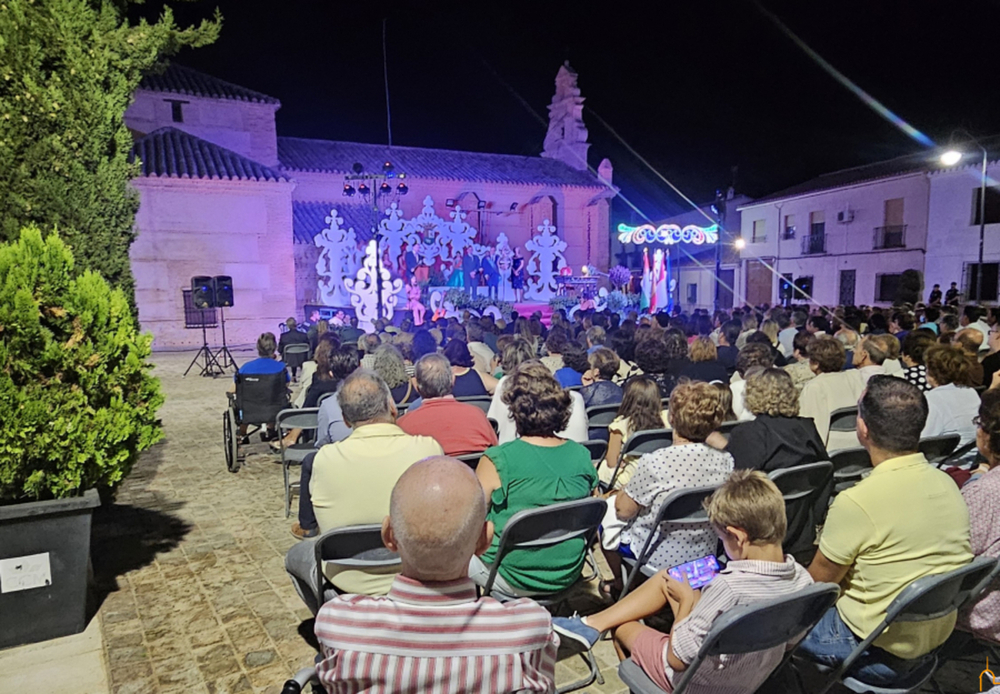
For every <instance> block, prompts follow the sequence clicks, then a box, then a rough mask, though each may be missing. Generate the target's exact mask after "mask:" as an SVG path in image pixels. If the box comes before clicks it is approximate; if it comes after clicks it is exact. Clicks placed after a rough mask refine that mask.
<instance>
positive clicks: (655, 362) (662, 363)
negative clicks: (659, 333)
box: [635, 338, 670, 374]
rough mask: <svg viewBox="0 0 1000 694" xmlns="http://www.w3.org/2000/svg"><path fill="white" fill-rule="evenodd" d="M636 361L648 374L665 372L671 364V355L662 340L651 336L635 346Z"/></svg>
mask: <svg viewBox="0 0 1000 694" xmlns="http://www.w3.org/2000/svg"><path fill="white" fill-rule="evenodd" d="M635 363H636V365H637V366H638V367H639V368H640V369H642V370H643V372H644V373H648V374H664V373H666V372H667V368H668V367H669V366H670V356H669V355H668V354H667V347H666V345H665V344H663V341H662V340H657V339H656V338H651V339H648V340H643V341H642V342H640V343H639V344H637V345H636V346H635Z"/></svg>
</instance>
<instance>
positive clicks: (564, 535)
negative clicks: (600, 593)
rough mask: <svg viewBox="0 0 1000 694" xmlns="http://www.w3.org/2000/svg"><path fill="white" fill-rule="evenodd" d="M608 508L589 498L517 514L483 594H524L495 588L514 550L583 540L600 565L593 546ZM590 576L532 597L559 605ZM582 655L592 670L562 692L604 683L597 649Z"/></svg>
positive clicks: (505, 598) (507, 527)
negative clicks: (499, 573)
mask: <svg viewBox="0 0 1000 694" xmlns="http://www.w3.org/2000/svg"><path fill="white" fill-rule="evenodd" d="M607 508H608V506H607V502H606V501H605V500H604V499H595V498H593V497H588V498H586V499H578V500H576V501H564V502H561V503H558V504H551V505H549V506H542V507H540V508H532V509H525V510H523V511H518V512H517V513H515V514H514V515H513V516H511V518H510V520H508V521H507V524H506V525H505V526H504V529H503V533H502V534H501V535H500V544H499V545H498V547H497V554H496V559H494V560H493V565H492V566H491V567H490V574H489V577H488V578H487V579H486V585H485V586H484V587H483V594H484V595H490V596H492V597H493V598H495V599H497V600H500V601H501V602H506V601H509V600H514V599H517V598H519V597H522V596H517V595H507V594H505V593H502V592H499V591H497V590H494V588H493V582H494V581H495V580H496V576H497V570H498V569H499V568H500V564H501V562H503V559H504V557H506V556H507V555H508V554H509V553H510V552H512V551H514V550H544V548H546V547H552V546H554V545H558V544H561V543H563V542H567V541H570V540H576V539H579V540H583V549H582V550H581V551H583V552H584V553H585V555H586V557H588V558H589V560H590V561H591V562H592V565H593V567H596V566H597V564H596V562H594V558H593V555H592V554H591V550H590V547H591V546H592V545H593V544H594V540H595V539H596V537H597V529H598V527H599V526H600V525H601V521H603V520H604V513H605V511H607ZM590 578H592V576H590V577H584V576H583V573H582V572H581V574H580V577H579V578H578V579H577V580H576V581H575V582H574V583H573V585H571V586H569V587H568V588H565V589H563V590H560V591H556V592H554V593H543V594H539V595H532V596H531V599H532V600H534V601H535V602H537V603H538V604H540V605H542V606H543V607H546V608H550V609H551V608H555V607H558V606H559V605H561V604H562V603H564V602H565V601H566V600H567V598H568V597H569V595H570V593H571V592H572V591H573V590H574V589H576V587H577V586H578V585H579V584H580V583H583V582H586V581H587V580H590ZM581 656H582V657H583V659H584V660H585V661H587V665H589V666H590V673H589V674H588V675H587V676H586V677H584V678H583V679H581V680H579V681H577V682H573V683H572V684H569V685H565V686H563V687H560V688H559V690H558V692H571V691H574V690H576V689H580V688H581V687H586V686H587V685H589V684H591V683H592V682H593V681H594V680H598V681H599V682H600V684H604V678H603V677H602V676H601V673H600V669H599V667H598V665H597V660H596V659H595V658H594V653H593V651H591V650H589V649H588V650H587V652H586V653H585V654H584V653H581Z"/></svg>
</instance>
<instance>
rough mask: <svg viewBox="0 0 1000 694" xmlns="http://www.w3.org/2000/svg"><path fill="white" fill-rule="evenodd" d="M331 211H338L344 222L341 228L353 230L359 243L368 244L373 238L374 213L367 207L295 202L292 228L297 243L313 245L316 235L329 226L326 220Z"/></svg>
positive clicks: (333, 203) (293, 204)
mask: <svg viewBox="0 0 1000 694" xmlns="http://www.w3.org/2000/svg"><path fill="white" fill-rule="evenodd" d="M330 210H337V215H338V216H339V217H341V218H342V219H343V220H344V223H343V224H342V225H341V227H342V228H345V229H352V228H353V229H354V235H355V237H356V238H357V239H358V240H359V241H363V242H367V241H368V240H369V239H371V238H372V212H371V210H370V209H369V208H368V206H367V205H347V204H344V203H335V202H300V201H297V200H293V201H292V228H293V232H294V240H295V243H304V244H307V245H312V244H313V239H314V238H316V234H318V233H319V232H321V231H323V229H325V228H327V227H328V226H329V224H328V223H327V221H326V218H327V217H329V216H330Z"/></svg>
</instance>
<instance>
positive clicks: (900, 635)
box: [819, 453, 972, 658]
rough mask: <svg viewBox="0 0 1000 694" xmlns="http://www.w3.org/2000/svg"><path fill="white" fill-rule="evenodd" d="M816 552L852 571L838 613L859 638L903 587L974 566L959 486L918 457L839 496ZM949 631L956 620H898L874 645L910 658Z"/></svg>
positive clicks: (892, 463) (895, 462) (878, 470)
mask: <svg viewBox="0 0 1000 694" xmlns="http://www.w3.org/2000/svg"><path fill="white" fill-rule="evenodd" d="M819 549H820V551H821V552H822V553H823V555H824V556H825V557H826V558H827V559H829V560H830V561H832V562H836V563H837V564H841V565H845V566H850V567H851V568H850V569H849V570H848V572H847V575H846V576H845V577H844V580H843V582H842V583H841V587H842V588H843V593H842V594H841V596H840V599H839V600H837V611H838V612H839V613H840V617H841V619H843V620H844V623H845V624H847V626H848V627H850V628H851V631H853V632H854V633H855V634H856V635H858V636H859V637H861V638H864V637H865V636H867V635H868V634H870V633H871V632H872V630H873V629H875V627H876V626H878V625H879V624H880V623H881V622H882V620H883V619H884V618H885V613H886V610H887V609H888V607H889V603H891V602H892V600H893V598H895V597H896V596H897V595H898V594H899V592H900V591H901V590H902V589H903V588H905V587H906V586H907V585H909V584H910V583H912V582H913V581H915V580H916V579H918V578H920V577H921V576H927V575H930V574H939V573H943V572H945V571H951V570H953V569H957V568H959V567H961V566H963V565H965V564H967V563H969V562H970V561H972V551H971V548H970V545H969V511H968V509H967V507H966V505H965V503H964V502H963V500H962V494H961V493H960V492H959V490H958V486H957V485H956V484H955V483H954V482H953V481H952V480H951V478H950V477H948V475H946V474H945V473H943V472H941V471H940V470H938V469H936V468H934V467H931V466H930V465H929V464H928V463H927V459H926V458H924V456H923V454H922V453H914V454H912V455H904V456H900V457H898V458H892V459H890V460H887V461H885V462H883V463H881V464H880V465H877V466H876V467H875V468H874V469H873V470H872V472H871V474H870V475H869V476H868V477H867V478H865V479H863V480H861V482H859V483H858V484H857V485H855V486H854V487H851V488H850V489H847V490H845V491H843V492H841V493H840V494H838V495H837V498H836V499H834V502H833V505H832V506H831V507H830V512H829V514H828V515H827V519H826V525H825V526H824V527H823V534H822V535H821V537H820V541H819ZM954 626H955V616H954V615H952V616H949V617H942V618H940V619H936V620H932V621H928V622H899V623H896V624H893V625H890V626H889V628H888V629H887V630H886V631H885V632H883V634H882V635H881V636H880V637H879V638H878V639H876V640H875V645H876V646H878V647H880V648H883V649H885V650H887V651H889V652H890V653H892V654H893V655H895V656H898V657H900V658H916V657H918V656H921V655H923V654H925V653H929V652H930V651H931V650H933V649H934V648H936V647H937V646H939V645H941V644H942V643H944V641H945V639H947V638H948V636H949V635H950V634H951V631H952V629H953V628H954Z"/></svg>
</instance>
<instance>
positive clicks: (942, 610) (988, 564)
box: [817, 557, 996, 694]
mask: <svg viewBox="0 0 1000 694" xmlns="http://www.w3.org/2000/svg"><path fill="white" fill-rule="evenodd" d="M995 564H996V560H995V559H993V558H992V557H976V558H975V559H973V560H972V561H971V562H969V563H968V564H966V565H965V566H963V567H961V568H958V569H955V570H954V571H946V572H944V573H940V574H933V575H930V576H922V577H921V578H918V579H917V580H915V581H913V583H911V584H910V585H908V586H906V588H904V589H903V590H902V591H901V592H900V593H899V595H897V596H896V597H895V599H894V600H893V601H892V602H891V603H890V604H889V609H888V610H886V614H885V619H883V620H882V623H881V624H879V625H878V626H877V627H875V629H874V630H872V632H871V633H870V634H868V637H867V638H865V639H864V640H863V641H862V642H861V643H859V644H858V645H857V646H856V647H855V648H854V650H853V651H851V653H850V655H848V656H847V658H845V659H844V661H843V662H842V663H841V664H840V665H839V666H837V667H836V668H831V669H830V670H829V671H828V674H829V679H828V680H827V681H826V683H825V684H824V685H823V688H822V689H820V690H819V692H818V693H817V694H825V692H827V691H829V690H830V688H831V687H833V686H834V685H835V684H836V683H837V682H840V683H841V684H842V685H844V686H845V687H847V688H848V689H849V690H851V691H852V692H858V693H859V694H864V693H866V692H872V693H874V694H906V693H907V692H913V691H916V690H918V689H920V688H921V687H922V686H923V685H924V684H926V683H927V682H928V680H930V679H931V677H932V676H933V675H934V671H935V670H936V669H937V664H938V657H937V651H938V649H939V648H940V647H938V648H937V649H934V651H932V652H931V653H930V654H928V655H926V656H922V658H924V659H926V662H924V663H922V664H920V665H918V666H917V667H916V668H914V669H913V670H912V671H911V672H910V673H908V674H907V675H906V676H905V677H904V678H903V679H902V680H901V681H900V682H897V683H895V684H894V685H893V686H888V685H879V686H873V685H870V684H867V683H865V682H862V681H861V680H859V679H857V678H855V677H851V676H850V675H849V674H846V673H850V671H851V666H853V665H854V663H855V662H857V660H858V658H859V657H860V656H861V654H862V653H864V652H865V651H867V650H868V649H869V648H870V647H871V645H872V643H874V641H875V639H877V638H878V637H879V636H881V635H882V633H883V632H884V631H885V630H886V629H888V628H889V626H890V625H891V624H893V623H895V622H926V621H929V620H932V619H940V618H942V617H946V616H948V615H950V614H953V613H955V612H957V611H958V608H959V607H960V606H961V605H962V603H964V602H965V601H966V600H967V599H968V598H969V596H970V595H971V594H972V592H973V591H974V590H975V589H976V587H977V586H978V585H979V584H980V583H981V582H982V581H983V579H985V578H986V577H987V576H988V575H989V574H990V572H991V571H992V570H993V568H994V565H995ZM820 670H826V668H822V667H820Z"/></svg>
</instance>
